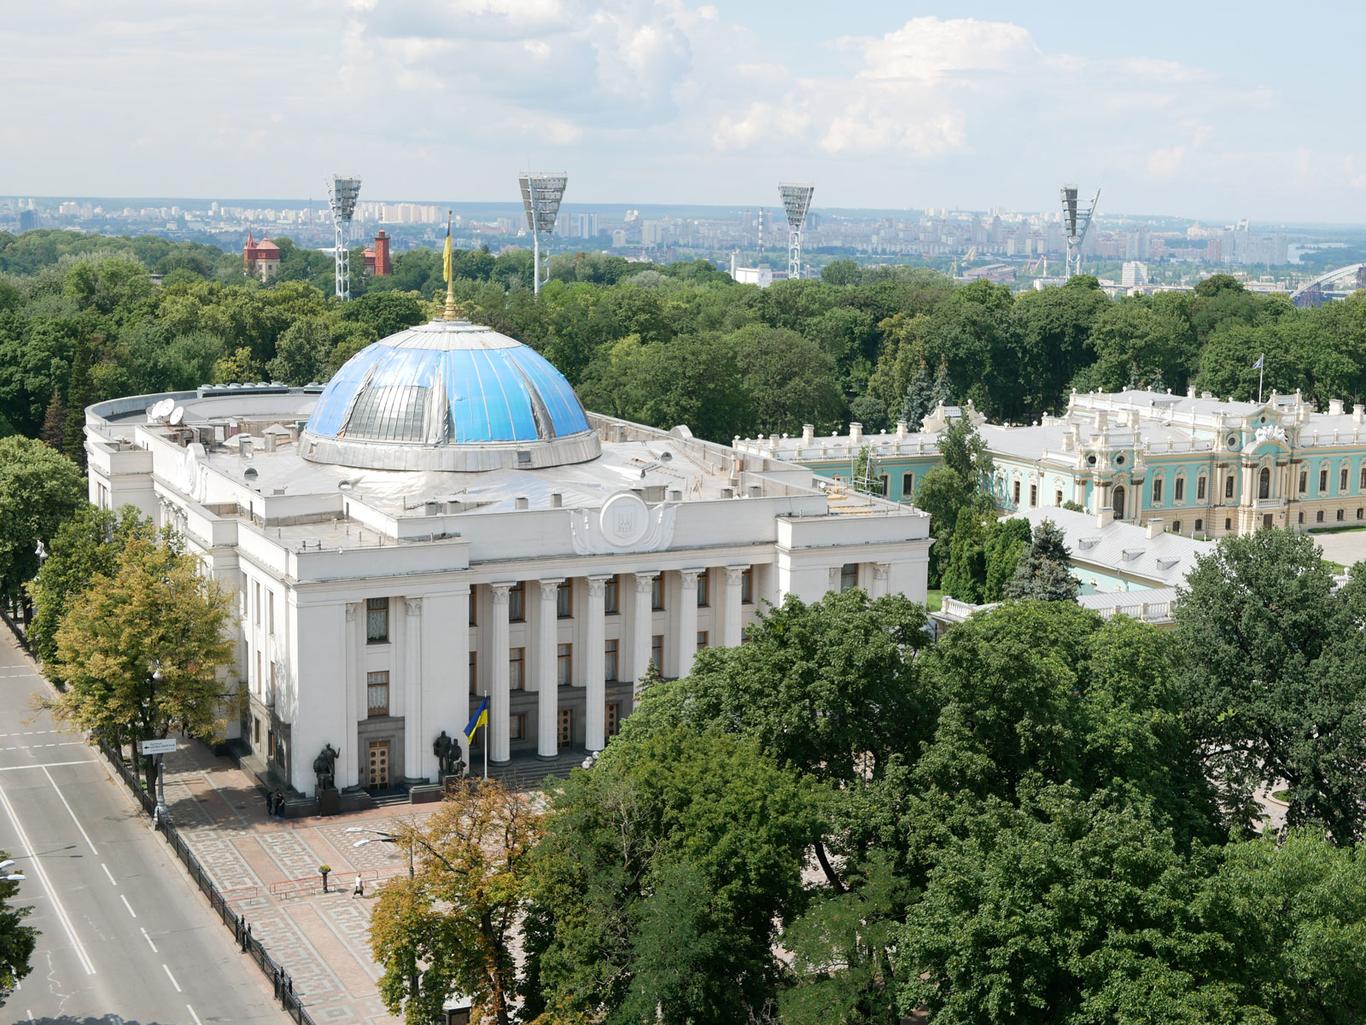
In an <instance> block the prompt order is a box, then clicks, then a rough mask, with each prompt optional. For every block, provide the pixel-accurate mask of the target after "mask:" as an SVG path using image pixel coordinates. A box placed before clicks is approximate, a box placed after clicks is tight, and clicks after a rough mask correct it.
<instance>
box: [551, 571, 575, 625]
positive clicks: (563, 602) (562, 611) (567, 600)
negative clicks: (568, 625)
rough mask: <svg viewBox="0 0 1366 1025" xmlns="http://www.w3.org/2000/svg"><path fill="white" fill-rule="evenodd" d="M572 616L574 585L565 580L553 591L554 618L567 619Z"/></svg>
mask: <svg viewBox="0 0 1366 1025" xmlns="http://www.w3.org/2000/svg"><path fill="white" fill-rule="evenodd" d="M573 615H574V585H573V584H572V583H570V582H569V581H568V580H566V581H565V582H564V583H562V584H560V586H559V587H558V588H557V589H556V591H555V618H557V619H569V618H571V617H572V616H573Z"/></svg>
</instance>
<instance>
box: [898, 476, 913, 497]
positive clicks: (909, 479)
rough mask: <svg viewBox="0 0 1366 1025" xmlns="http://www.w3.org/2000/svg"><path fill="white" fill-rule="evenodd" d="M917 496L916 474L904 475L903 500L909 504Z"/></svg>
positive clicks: (902, 478) (902, 483)
mask: <svg viewBox="0 0 1366 1025" xmlns="http://www.w3.org/2000/svg"><path fill="white" fill-rule="evenodd" d="M914 494H915V474H913V473H903V474H902V475H901V500H902V501H903V502H909V501H910V500H911V497H912V496H913V495H914Z"/></svg>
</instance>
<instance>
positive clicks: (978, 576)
mask: <svg viewBox="0 0 1366 1025" xmlns="http://www.w3.org/2000/svg"><path fill="white" fill-rule="evenodd" d="M983 519H984V517H983V514H982V511H981V510H980V509H977V508H973V507H971V506H969V507H965V508H963V509H959V510H958V522H957V524H956V525H955V526H954V528H953V533H952V534H951V535H950V536H949V560H948V563H947V565H945V567H944V578H943V581H942V583H941V585H940V586H941V587H942V588H943V590H944V593H945V594H947V595H951V596H952V597H954V598H957V599H958V600H959V601H965V602H968V603H969V604H971V605H976V604H979V603H981V602H982V601H983V600H984V598H983V590H984V588H985V585H986V577H987V552H986V541H987V530H988V528H987V525H986V524H985V523H984V522H983Z"/></svg>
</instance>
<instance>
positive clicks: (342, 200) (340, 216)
mask: <svg viewBox="0 0 1366 1025" xmlns="http://www.w3.org/2000/svg"><path fill="white" fill-rule="evenodd" d="M359 196H360V179H359V178H352V177H347V176H345V175H340V174H334V175H333V176H332V178H331V180H330V181H328V183H327V202H328V205H329V206H331V207H332V226H333V228H334V229H335V237H336V248H335V249H334V250H333V262H334V265H335V268H336V284H337V298H338V299H350V298H351V250H350V248H349V245H348V243H349V242H350V241H351V218H352V217H354V216H355V214H356V200H357V198H359Z"/></svg>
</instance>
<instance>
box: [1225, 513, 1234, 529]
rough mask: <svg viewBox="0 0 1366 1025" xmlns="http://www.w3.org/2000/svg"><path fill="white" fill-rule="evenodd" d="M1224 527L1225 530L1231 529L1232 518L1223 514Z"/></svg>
mask: <svg viewBox="0 0 1366 1025" xmlns="http://www.w3.org/2000/svg"><path fill="white" fill-rule="evenodd" d="M1224 529H1225V530H1232V529H1233V520H1232V519H1231V518H1230V517H1228V516H1225V517H1224Z"/></svg>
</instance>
